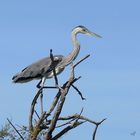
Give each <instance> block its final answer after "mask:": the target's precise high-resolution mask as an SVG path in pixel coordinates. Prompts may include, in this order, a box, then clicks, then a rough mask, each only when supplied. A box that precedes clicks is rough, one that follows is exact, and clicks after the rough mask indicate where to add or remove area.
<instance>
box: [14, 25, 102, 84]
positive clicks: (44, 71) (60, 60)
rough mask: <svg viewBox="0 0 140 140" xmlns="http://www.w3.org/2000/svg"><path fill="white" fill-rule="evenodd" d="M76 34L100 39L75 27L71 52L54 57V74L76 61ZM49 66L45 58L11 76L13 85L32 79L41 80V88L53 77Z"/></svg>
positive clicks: (48, 58)
mask: <svg viewBox="0 0 140 140" xmlns="http://www.w3.org/2000/svg"><path fill="white" fill-rule="evenodd" d="M78 33H82V34H87V35H90V36H96V37H101V36H99V35H97V34H96V33H93V32H90V31H89V30H88V29H87V28H86V27H84V26H77V27H75V28H74V29H73V30H72V33H71V35H72V43H73V46H74V48H73V50H72V52H71V53H70V54H68V55H67V56H62V55H55V56H54V64H53V65H55V71H56V74H60V73H61V72H62V71H63V70H64V68H65V67H66V66H67V65H69V64H70V63H72V62H73V61H74V60H75V59H76V57H77V55H78V53H79V51H80V44H79V42H78V40H77V34H78ZM51 64H52V60H51V58H50V57H45V58H43V59H41V60H39V61H37V62H35V63H33V64H31V65H29V66H27V67H26V68H25V69H23V70H22V71H21V72H20V73H18V74H16V75H15V76H13V78H12V80H13V82H14V83H25V82H29V81H31V80H34V79H41V81H42V86H43V85H44V82H45V80H46V79H48V78H52V77H53V69H52V66H51Z"/></svg>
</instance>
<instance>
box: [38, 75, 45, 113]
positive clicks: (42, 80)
mask: <svg viewBox="0 0 140 140" xmlns="http://www.w3.org/2000/svg"><path fill="white" fill-rule="evenodd" d="M45 81H46V77H43V78H42V79H41V81H40V82H39V86H40V88H42V89H41V91H40V92H41V94H40V105H41V113H43V87H44V84H45Z"/></svg>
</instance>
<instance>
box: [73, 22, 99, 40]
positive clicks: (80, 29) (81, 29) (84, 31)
mask: <svg viewBox="0 0 140 140" xmlns="http://www.w3.org/2000/svg"><path fill="white" fill-rule="evenodd" d="M72 31H73V32H74V33H75V34H78V33H82V34H87V35H89V36H95V37H99V38H101V36H100V35H98V34H96V33H94V32H91V31H90V30H88V29H87V28H86V27H84V26H82V25H79V26H77V27H75V28H74V29H73V30H72Z"/></svg>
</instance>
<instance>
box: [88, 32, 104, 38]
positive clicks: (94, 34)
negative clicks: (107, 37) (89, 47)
mask: <svg viewBox="0 0 140 140" xmlns="http://www.w3.org/2000/svg"><path fill="white" fill-rule="evenodd" d="M86 34H87V35H89V36H95V37H98V38H102V37H101V36H100V35H98V34H96V33H93V32H90V31H88V32H87V33H86Z"/></svg>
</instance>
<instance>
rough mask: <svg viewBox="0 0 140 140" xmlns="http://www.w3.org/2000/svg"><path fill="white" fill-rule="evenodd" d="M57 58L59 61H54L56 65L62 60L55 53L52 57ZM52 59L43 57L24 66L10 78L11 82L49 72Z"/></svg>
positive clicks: (38, 76)
mask: <svg viewBox="0 0 140 140" xmlns="http://www.w3.org/2000/svg"><path fill="white" fill-rule="evenodd" d="M55 57H57V58H59V59H58V60H59V61H55V63H56V65H57V64H58V63H59V62H60V61H61V60H62V58H63V56H62V55H55V56H54V58H55ZM51 64H52V61H51V59H50V57H45V58H43V59H41V60H39V61H37V62H35V63H33V64H31V65H29V66H27V67H26V68H24V69H23V70H22V71H21V72H20V73H18V74H16V75H15V76H14V77H13V78H12V79H13V82H15V83H16V82H21V83H22V82H28V81H30V80H32V79H34V78H42V77H44V75H45V74H46V73H48V72H50V71H51V70H52V69H51Z"/></svg>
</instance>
